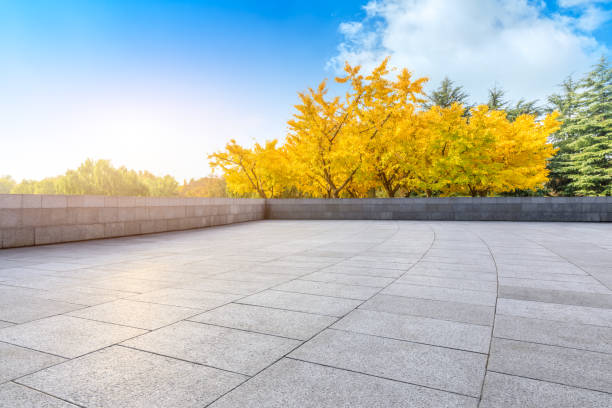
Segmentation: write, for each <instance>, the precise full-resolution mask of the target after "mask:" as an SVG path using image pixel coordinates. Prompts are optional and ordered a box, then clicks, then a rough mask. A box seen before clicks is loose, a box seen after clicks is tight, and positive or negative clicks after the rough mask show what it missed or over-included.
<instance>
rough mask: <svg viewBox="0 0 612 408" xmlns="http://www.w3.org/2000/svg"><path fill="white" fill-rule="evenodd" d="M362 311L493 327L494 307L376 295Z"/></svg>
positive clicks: (363, 306) (366, 303)
mask: <svg viewBox="0 0 612 408" xmlns="http://www.w3.org/2000/svg"><path fill="white" fill-rule="evenodd" d="M359 308H360V309H367V310H374V311H377V312H387V313H396V314H407V315H413V316H423V317H431V318H433V319H441V320H453V321H456V322H462V323H471V324H480V325H487V326H491V325H493V317H494V314H495V313H494V312H495V308H494V307H493V306H481V305H471V304H468V303H458V302H444V301H440V300H431V299H419V298H409V297H404V296H392V295H382V294H379V295H376V296H374V297H373V298H372V299H370V300H368V301H367V302H365V303H364V304H362V305H361V306H359Z"/></svg>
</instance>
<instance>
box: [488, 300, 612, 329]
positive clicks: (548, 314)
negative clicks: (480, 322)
mask: <svg viewBox="0 0 612 408" xmlns="http://www.w3.org/2000/svg"><path fill="white" fill-rule="evenodd" d="M497 314H500V315H507V316H520V317H528V318H533V319H542V320H555V321H560V322H570V323H580V324H593V325H596V326H607V327H612V310H611V309H600V308H594V307H584V306H573V305H560V304H556V303H543V302H531V301H525V300H513V299H499V301H498V302H497Z"/></svg>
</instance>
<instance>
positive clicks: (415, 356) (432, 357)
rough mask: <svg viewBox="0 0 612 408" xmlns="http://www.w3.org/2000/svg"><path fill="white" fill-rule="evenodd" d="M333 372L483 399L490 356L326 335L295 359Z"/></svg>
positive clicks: (334, 332)
mask: <svg viewBox="0 0 612 408" xmlns="http://www.w3.org/2000/svg"><path fill="white" fill-rule="evenodd" d="M289 356H290V357H292V358H297V359H299V360H305V361H311V362H314V363H319V364H325V365H329V366H332V367H337V368H343V369H347V370H351V371H357V372H360V373H365V374H370V375H375V376H378V377H383V378H389V379H393V380H397V381H403V382H407V383H411V384H417V385H423V386H427V387H430V388H435V389H439V390H443V391H451V392H455V393H459V394H463V395H468V396H472V397H479V396H480V387H481V384H482V379H483V378H484V373H485V365H486V361H487V356H486V355H483V354H477V353H470V352H467V351H461V350H453V349H448V348H443V347H435V346H429V345H425V344H417V343H411V342H406V341H400V340H392V339H385V338H381V337H376V336H370V335H363V334H358V333H350V332H344V331H338V330H325V331H324V332H322V333H321V334H319V335H317V337H315V338H314V339H312V340H310V341H309V342H308V343H306V344H304V345H303V346H301V347H300V348H298V349H297V350H296V351H294V352H292V353H291V354H290V355H289Z"/></svg>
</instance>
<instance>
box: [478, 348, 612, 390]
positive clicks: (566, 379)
mask: <svg viewBox="0 0 612 408" xmlns="http://www.w3.org/2000/svg"><path fill="white" fill-rule="evenodd" d="M610 367H612V355H610V354H603V353H595V352H592V351H585V350H575V349H569V348H564V347H557V346H547V345H543V344H535V343H527V342H523V341H515V340H505V339H498V338H493V342H492V343H491V355H490V358H489V365H488V369H489V370H491V371H495V372H500V373H504V374H512V375H517V376H521V377H527V378H532V379H536V380H543V381H549V382H556V383H560V384H564V385H570V386H574V387H579V388H587V389H590V390H595V391H603V392H608V393H610V392H612V370H610Z"/></svg>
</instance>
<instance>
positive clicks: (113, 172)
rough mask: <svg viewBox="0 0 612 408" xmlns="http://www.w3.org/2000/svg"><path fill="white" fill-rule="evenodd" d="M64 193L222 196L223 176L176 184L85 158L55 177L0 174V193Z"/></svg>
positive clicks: (166, 178)
mask: <svg viewBox="0 0 612 408" xmlns="http://www.w3.org/2000/svg"><path fill="white" fill-rule="evenodd" d="M8 193H12V194H68V195H84V194H87V195H112V196H149V197H175V196H181V197H226V196H227V193H226V188H225V180H224V179H222V178H220V177H212V176H211V177H203V178H200V179H197V180H195V179H191V180H190V181H189V182H187V181H184V182H183V185H179V183H178V181H176V179H174V177H172V176H169V175H166V176H161V177H160V176H155V175H154V174H151V173H149V172H148V171H135V170H129V169H127V168H126V167H118V168H117V167H113V165H112V164H111V162H110V161H109V160H97V161H94V160H91V159H87V160H86V161H85V162H83V163H82V164H81V165H80V166H79V168H78V169H76V170H68V171H67V172H66V173H65V174H63V175H61V176H57V177H48V178H45V179H42V180H38V181H37V180H23V181H22V182H21V183H17V182H15V180H13V178H12V177H11V176H3V177H0V194H8Z"/></svg>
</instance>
